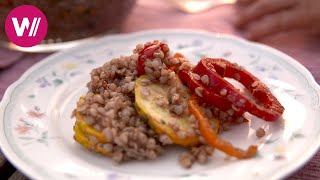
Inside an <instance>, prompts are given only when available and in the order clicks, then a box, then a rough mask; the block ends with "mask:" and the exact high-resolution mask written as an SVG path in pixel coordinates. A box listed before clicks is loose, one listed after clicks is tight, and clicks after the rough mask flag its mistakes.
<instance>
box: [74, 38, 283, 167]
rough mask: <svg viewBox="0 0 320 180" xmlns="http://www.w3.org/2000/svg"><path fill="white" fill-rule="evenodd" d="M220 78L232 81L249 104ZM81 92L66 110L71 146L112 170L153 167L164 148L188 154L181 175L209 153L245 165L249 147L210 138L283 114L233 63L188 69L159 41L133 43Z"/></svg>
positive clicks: (251, 152) (208, 61) (208, 62)
mask: <svg viewBox="0 0 320 180" xmlns="http://www.w3.org/2000/svg"><path fill="white" fill-rule="evenodd" d="M225 77H227V78H233V79H235V80H237V81H239V82H240V83H241V84H243V86H244V87H245V88H246V89H247V90H248V92H250V94H251V95H252V97H251V98H249V97H248V96H246V95H244V94H243V93H241V92H240V91H239V89H237V88H235V87H234V86H233V85H232V84H231V83H229V82H228V81H226V80H225V79H224V78H225ZM87 87H88V92H87V94H86V95H84V96H82V97H80V98H79V101H78V102H77V106H76V108H75V109H74V111H73V116H75V117H76V123H75V125H74V132H75V134H74V139H75V140H76V141H77V142H78V143H80V144H82V145H83V146H84V147H86V148H87V149H89V150H91V151H95V152H98V153H101V154H104V155H108V156H111V157H112V159H113V160H114V161H115V162H117V163H120V162H123V161H127V160H132V159H135V160H142V159H151V160H154V159H156V158H157V157H158V156H160V155H161V154H163V153H165V147H166V146H169V145H178V146H183V147H185V148H186V149H188V150H189V151H188V152H184V153H182V154H181V156H180V157H179V162H180V163H181V165H182V166H183V167H185V168H190V167H191V166H192V164H193V163H194V162H198V163H201V164H205V163H206V162H207V161H208V160H209V158H208V156H210V155H211V154H212V153H213V150H214V149H218V150H220V151H222V152H224V153H226V154H227V155H230V156H233V157H236V158H239V159H246V158H251V157H253V156H255V154H256V152H257V146H254V145H252V146H250V147H248V148H247V149H245V150H243V149H240V148H237V147H234V146H233V145H232V144H231V143H230V142H228V141H226V140H223V139H222V138H221V137H219V135H218V134H219V133H220V132H222V131H224V130H228V129H229V127H230V125H233V124H238V123H246V122H248V121H249V120H247V119H246V118H245V117H244V113H246V112H248V113H250V114H252V115H255V116H257V117H259V118H261V119H264V120H266V121H275V120H276V119H278V118H279V117H280V116H281V115H282V113H283V111H284V108H283V106H282V105H281V104H280V103H279V101H278V100H277V99H276V98H275V97H274V96H273V95H272V93H271V91H270V90H269V88H268V87H267V86H266V85H265V84H264V83H263V82H261V81H260V80H259V79H258V78H256V77H255V76H253V75H252V74H251V73H250V72H248V71H246V70H245V69H244V68H243V67H241V66H239V65H238V64H236V63H231V62H229V61H227V60H224V59H215V58H203V59H201V60H200V61H199V63H198V64H197V65H193V64H191V63H190V62H189V61H188V60H187V58H185V57H184V56H183V55H182V54H180V53H176V54H174V55H171V53H170V49H169V46H168V45H167V44H165V43H162V42H159V41H153V42H147V43H145V44H138V45H137V46H136V48H135V49H134V50H133V54H132V55H130V56H121V57H119V58H114V59H112V60H110V61H108V62H106V63H105V64H104V65H103V66H101V67H98V68H96V69H93V70H92V72H91V81H90V82H88V84H87ZM260 134H261V133H260Z"/></svg>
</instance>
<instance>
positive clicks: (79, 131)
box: [73, 97, 111, 155]
mask: <svg viewBox="0 0 320 180" xmlns="http://www.w3.org/2000/svg"><path fill="white" fill-rule="evenodd" d="M83 100H84V98H83V97H81V98H80V100H79V101H83ZM73 130H74V136H73V137H74V139H75V140H76V141H77V142H78V143H79V144H81V145H82V146H84V147H86V148H87V149H89V150H90V151H95V152H98V153H100V154H103V155H110V154H111V152H108V151H106V150H104V149H103V148H101V146H100V145H101V144H107V143H108V141H107V139H106V138H105V137H104V135H103V134H102V133H101V132H99V131H97V130H96V129H94V128H93V127H92V126H90V125H88V124H87V123H86V121H85V119H84V116H82V115H81V114H80V113H78V112H77V113H76V123H75V125H74V127H73ZM90 136H93V137H94V138H96V139H97V141H98V142H96V143H93V142H91V141H90Z"/></svg>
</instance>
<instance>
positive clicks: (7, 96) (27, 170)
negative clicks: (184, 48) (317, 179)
mask: <svg viewBox="0 0 320 180" xmlns="http://www.w3.org/2000/svg"><path fill="white" fill-rule="evenodd" d="M178 32H179V33H195V34H202V35H206V36H212V37H223V38H228V39H234V40H237V41H241V42H242V43H245V44H247V45H253V44H254V45H255V46H260V47H261V48H262V49H267V50H268V51H269V52H272V53H273V54H276V55H277V56H281V57H283V60H285V61H287V62H289V64H291V65H293V66H294V67H295V68H296V69H297V70H299V72H301V73H302V74H303V75H304V76H305V77H306V79H307V81H308V84H309V85H310V87H312V88H313V89H314V90H315V91H316V92H317V94H320V85H318V84H317V82H316V81H315V79H314V77H313V76H312V74H311V72H310V71H309V70H308V69H307V68H306V67H304V66H303V65H302V64H301V63H299V62H298V61H296V60H294V59H293V58H292V57H290V56H288V55H286V54H284V53H283V52H281V51H280V50H277V49H274V48H271V47H269V46H267V45H264V44H261V43H256V42H251V41H247V40H245V39H243V38H241V37H237V36H234V35H228V34H223V33H215V32H209V31H204V30H194V29H156V30H147V31H139V32H133V33H126V34H115V35H108V36H105V37H102V38H101V39H98V40H97V41H95V42H92V43H89V44H83V45H80V46H76V47H73V48H70V49H67V50H63V51H60V52H57V53H54V54H52V55H49V56H48V57H46V58H44V59H43V60H41V61H39V62H38V63H36V64H34V65H32V66H31V67H30V68H29V69H28V70H27V71H25V72H24V73H23V75H22V76H21V77H20V78H19V79H18V80H17V81H15V82H14V83H12V84H11V85H10V86H9V87H8V88H7V89H6V91H5V93H4V96H3V99H2V100H1V102H0V115H1V116H3V113H4V110H5V107H6V105H7V104H8V103H9V102H10V100H11V95H12V92H13V90H14V89H15V88H16V87H17V86H18V85H19V84H20V83H21V82H22V81H23V80H25V79H26V78H27V77H28V76H29V74H31V73H32V72H33V71H34V70H36V69H38V68H39V67H41V66H42V65H44V64H46V63H48V62H50V61H51V59H55V58H56V57H59V56H61V55H63V54H65V53H68V52H72V51H74V50H75V49H78V48H79V47H86V46H90V45H91V44H96V43H97V44H98V43H99V42H102V41H105V40H106V39H112V38H130V37H135V36H141V35H145V34H166V33H167V34H168V33H178ZM287 59H288V60H287ZM289 59H290V60H289ZM2 120H3V117H2ZM0 139H1V141H0V147H1V151H2V153H3V154H4V155H5V156H6V158H7V159H8V160H9V161H10V162H11V163H12V164H13V165H14V166H15V167H16V168H17V169H18V170H20V171H22V172H23V173H24V174H26V175H27V176H28V177H33V178H36V179H41V178H43V176H41V175H40V174H39V173H38V172H36V171H35V170H34V169H32V168H31V167H30V166H28V165H27V164H26V163H25V161H23V160H21V159H20V158H19V157H17V155H16V154H15V153H12V151H13V150H12V148H11V146H10V145H9V143H8V141H7V139H6V138H5V134H4V127H3V121H2V122H1V123H0ZM3 147H5V148H3ZM319 148H320V142H319V143H318V144H317V143H316V142H315V143H313V144H312V147H311V148H309V149H308V150H307V151H306V152H304V156H306V157H304V156H301V157H299V158H296V159H298V160H296V161H294V163H291V164H290V165H289V166H287V167H286V168H285V169H283V171H281V172H277V173H274V174H273V177H272V178H271V179H279V178H284V177H286V176H289V175H290V174H289V172H291V171H292V169H295V170H297V169H298V168H300V167H302V166H303V165H304V164H306V163H307V162H308V161H309V160H310V159H311V158H312V157H313V156H314V155H315V154H316V153H317V150H318V149H319ZM10 150H11V151H10ZM302 157H304V158H302ZM17 164H20V167H21V164H23V168H20V167H18V165H17ZM288 167H289V168H288ZM269 178H270V177H269Z"/></svg>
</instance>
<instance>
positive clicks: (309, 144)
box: [0, 30, 320, 180]
mask: <svg viewBox="0 0 320 180" xmlns="http://www.w3.org/2000/svg"><path fill="white" fill-rule="evenodd" d="M154 39H159V40H162V41H166V42H168V44H169V46H170V47H171V49H172V51H174V52H177V51H179V52H182V53H184V54H185V55H186V56H187V57H188V58H189V59H190V60H192V61H193V62H194V63H196V62H197V61H198V60H199V59H200V57H202V56H211V57H224V58H227V59H229V60H232V61H234V62H237V63H239V64H241V65H243V66H244V67H245V68H247V69H248V70H249V71H251V72H253V74H255V75H256V76H258V77H259V78H261V79H262V80H263V81H264V82H265V83H266V84H267V85H268V86H269V87H270V88H271V89H272V91H273V92H274V94H275V95H276V97H277V98H278V99H279V100H280V102H281V103H282V105H283V106H284V107H285V109H286V110H285V113H284V115H283V119H281V120H279V121H277V122H266V121H263V120H260V119H258V118H255V117H250V119H251V122H250V123H246V124H242V125H239V126H234V127H232V129H231V130H230V131H228V132H224V133H223V134H222V137H223V138H225V139H228V140H230V141H231V142H233V143H234V144H235V145H237V146H240V147H243V148H245V147H247V146H248V145H250V144H260V146H259V154H258V156H257V157H255V158H252V159H249V160H235V159H231V160H230V159H229V158H226V156H225V155H224V154H223V153H220V152H218V151H216V152H215V153H214V155H213V156H212V159H211V161H210V163H209V164H207V165H202V166H201V165H195V166H194V167H193V168H192V169H190V170H185V169H182V168H181V167H180V166H179V164H178V161H177V155H178V154H179V153H180V152H182V151H183V149H178V148H170V149H168V151H167V152H166V153H165V154H164V155H163V156H162V157H160V158H159V159H157V160H155V161H139V162H138V161H132V162H129V163H125V164H122V165H120V166H116V165H113V164H112V162H111V160H110V159H109V158H108V157H104V156H101V155H98V154H94V153H91V152H88V151H87V150H86V149H84V148H82V146H80V145H78V144H77V143H76V142H75V141H74V140H73V130H72V127H73V124H74V121H75V120H74V119H70V114H71V111H72V109H73V108H74V107H75V102H76V100H77V99H78V97H79V96H80V95H82V94H84V93H85V92H86V88H85V84H86V82H88V80H89V79H90V78H89V77H90V76H89V72H90V70H91V69H92V68H94V67H97V66H100V65H102V64H103V63H104V62H106V61H107V60H109V59H111V58H112V57H117V56H119V55H129V54H130V53H131V50H132V49H133V48H134V47H135V45H136V44H137V43H141V42H146V41H149V40H154ZM319 94H320V88H319V86H318V85H317V84H316V82H315V81H314V79H313V77H312V76H311V74H310V73H309V72H308V71H307V70H306V69H305V68H304V67H303V66H302V65H300V64H299V63H297V62H296V61H295V60H294V59H292V58H290V57H289V56H287V55H285V54H283V53H281V52H279V51H277V50H274V49H272V48H270V47H267V46H264V45H260V44H254V43H250V42H248V41H245V40H241V39H239V38H235V37H231V36H226V35H220V34H208V33H205V32H193V31H187V30H159V31H150V32H140V33H134V34H127V35H117V36H107V37H105V38H102V39H100V40H97V41H95V42H93V43H90V44H87V45H84V46H81V47H76V48H73V49H71V50H68V51H65V52H60V53H57V54H55V55H52V56H50V57H48V58H46V59H45V60H43V61H41V62H40V63H38V64H36V65H34V66H33V67H32V68H30V69H29V70H28V71H27V72H26V73H24V75H23V76H22V77H21V78H20V79H19V80H18V81H17V82H15V83H14V84H12V85H11V86H10V87H9V88H8V90H7V91H6V93H5V96H4V98H3V100H2V102H1V108H0V115H1V120H2V122H1V123H0V140H1V141H0V142H1V149H2V151H3V153H4V154H5V155H6V156H7V158H8V159H9V160H10V161H11V162H12V163H13V164H14V165H15V167H17V168H18V169H20V170H21V171H23V172H24V173H25V174H26V175H28V176H29V177H30V178H34V179H60V180H61V179H107V180H119V179H130V180H133V179H146V180H147V179H150V178H152V179H178V178H181V179H216V178H219V179H222V178H223V179H236V178H237V179H239V178H241V179H278V178H283V177H285V176H287V175H289V174H290V173H292V172H293V171H294V170H297V169H298V168H299V167H301V166H302V165H303V164H304V163H306V162H307V161H308V160H309V159H310V158H311V157H312V156H313V155H314V153H315V152H316V151H317V149H318V147H319V145H320V141H319V139H320V121H319V117H320V108H319V101H320V100H319V99H320V98H319ZM261 126H262V127H264V128H265V129H266V133H267V135H266V136H265V137H264V138H262V139H258V138H257V137H256V135H255V130H256V129H257V128H259V127H261Z"/></svg>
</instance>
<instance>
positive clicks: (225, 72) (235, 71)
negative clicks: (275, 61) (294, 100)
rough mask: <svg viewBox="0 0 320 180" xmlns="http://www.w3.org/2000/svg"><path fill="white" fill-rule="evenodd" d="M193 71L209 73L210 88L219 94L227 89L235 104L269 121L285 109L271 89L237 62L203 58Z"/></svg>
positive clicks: (277, 116)
mask: <svg viewBox="0 0 320 180" xmlns="http://www.w3.org/2000/svg"><path fill="white" fill-rule="evenodd" d="M193 71H194V72H195V73H197V74H199V75H200V76H203V75H208V76H209V84H208V87H209V88H210V90H212V91H214V92H215V93H217V94H219V93H220V92H221V91H226V92H227V93H226V95H225V96H226V97H227V99H228V100H229V101H231V102H232V103H233V105H234V106H236V107H238V108H240V109H243V110H245V111H247V112H249V113H251V114H253V115H255V116H257V117H260V118H262V119H264V120H267V121H274V120H276V119H278V118H279V117H280V116H281V115H282V113H283V111H284V108H283V106H282V105H281V104H280V102H279V101H278V100H277V98H276V97H274V96H273V95H272V93H271V91H270V89H269V88H268V87H267V86H266V85H265V84H264V83H263V82H261V81H260V80H259V79H258V78H256V77H255V76H253V75H252V74H251V73H250V72H248V71H246V70H245V69H243V68H242V67H240V66H238V65H237V64H234V63H231V62H229V61H227V60H224V59H213V58H203V59H201V61H200V62H199V63H198V64H197V66H195V68H194V70H193ZM224 77H229V78H233V79H235V80H237V81H239V82H240V83H242V84H243V85H244V86H245V87H246V88H247V89H248V90H249V91H250V92H251V94H252V95H253V96H254V97H255V98H256V99H257V100H259V102H260V103H261V104H262V105H260V103H259V104H257V103H256V102H254V101H253V100H251V99H249V98H247V97H245V96H244V95H242V94H241V93H240V92H239V91H238V90H237V89H236V88H235V87H234V86H233V85H232V84H230V83H229V82H227V81H226V80H224V79H223V78H224Z"/></svg>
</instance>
